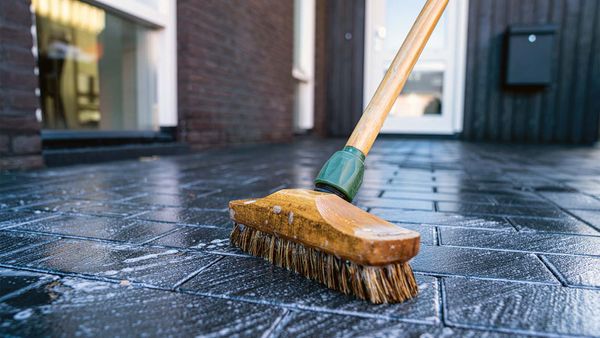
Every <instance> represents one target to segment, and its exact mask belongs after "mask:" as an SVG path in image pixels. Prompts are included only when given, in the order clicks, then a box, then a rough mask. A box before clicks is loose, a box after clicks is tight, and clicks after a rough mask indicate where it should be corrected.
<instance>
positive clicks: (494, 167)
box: [0, 139, 600, 337]
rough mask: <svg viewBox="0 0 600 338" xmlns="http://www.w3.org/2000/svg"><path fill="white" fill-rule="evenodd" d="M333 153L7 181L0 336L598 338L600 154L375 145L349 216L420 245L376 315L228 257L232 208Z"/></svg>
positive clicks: (297, 151) (201, 157) (155, 163)
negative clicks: (411, 284)
mask: <svg viewBox="0 0 600 338" xmlns="http://www.w3.org/2000/svg"><path fill="white" fill-rule="evenodd" d="M341 145H342V144H341V143H340V141H336V140H331V141H313V140H302V141H298V142H296V143H295V144H293V145H283V146H261V147H248V148H240V149H236V150H219V151H210V152H204V153H199V154H195V155H190V156H184V157H172V158H162V159H155V158H146V159H141V160H140V161H126V162H117V163H110V164H102V165H93V166H73V167H66V168H58V169H46V170H42V171H35V172H24V173H5V174H0V318H1V319H0V334H2V335H17V336H39V335H50V336H75V335H79V336H116V335H120V336H123V335H126V336H128V335H138V336H141V335H150V336H169V335H175V336H187V335H192V334H193V335H198V334H200V335H207V336H232V335H241V336H265V337H288V336H304V337H311V336H325V337H332V336H340V337H346V336H364V337H375V336H377V337H392V336H422V337H429V336H444V337H446V336H471V337H502V336H509V335H510V336H512V335H518V336H528V335H532V336H600V320H599V319H598V318H600V148H597V147H596V148H566V147H535V146H528V147H520V146H494V145H475V144H466V143H460V142H454V141H420V140H391V139H384V140H380V141H378V142H377V144H376V146H375V148H374V149H373V151H372V153H371V154H370V156H369V158H368V160H367V173H366V177H365V182H364V185H363V189H362V191H361V193H360V194H359V197H358V198H357V201H356V203H357V204H358V205H359V206H361V207H363V208H367V209H368V210H369V211H370V212H372V213H374V214H377V215H379V216H381V217H383V218H385V219H387V220H389V221H392V222H394V223H397V224H399V225H400V226H403V227H406V228H410V229H413V230H417V231H419V232H421V234H422V238H421V241H422V249H421V252H420V254H419V255H418V256H417V257H416V258H414V259H413V261H412V263H411V264H412V266H413V268H414V270H415V271H416V275H417V281H418V283H419V286H420V294H419V296H418V297H417V298H416V299H413V300H411V301H408V302H406V303H404V304H396V305H378V306H376V305H371V304H368V303H365V302H362V301H358V300H355V299H352V298H350V297H347V296H344V295H341V294H339V293H336V292H333V291H330V290H328V289H326V288H324V287H322V286H320V285H319V284H316V283H314V282H312V281H309V280H307V279H305V278H303V277H300V276H297V275H294V274H292V273H290V272H287V271H285V270H282V269H279V268H276V267H273V266H271V265H269V264H267V263H265V262H263V261H262V260H259V259H256V258H253V257H249V256H247V255H245V254H243V253H241V252H240V251H238V250H237V249H235V248H232V247H230V246H229V243H228V235H229V230H230V228H231V224H230V222H229V220H228V214H227V211H226V207H227V201H229V200H230V199H234V198H248V197H257V196H258V197H259V196H264V195H267V194H268V193H270V192H272V191H275V190H278V189H281V188H284V187H307V188H308V187H311V184H312V179H313V177H314V176H315V174H316V172H317V170H318V169H319V168H320V166H321V164H322V163H323V161H324V160H325V159H326V158H327V157H328V156H329V154H330V153H331V152H333V151H334V150H336V149H337V148H339V147H340V146H341Z"/></svg>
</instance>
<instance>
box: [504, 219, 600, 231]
mask: <svg viewBox="0 0 600 338" xmlns="http://www.w3.org/2000/svg"><path fill="white" fill-rule="evenodd" d="M509 219H510V220H511V221H512V222H513V224H515V225H516V226H517V228H518V229H519V231H524V232H552V233H564V234H577V235H595V236H600V232H599V231H597V230H596V229H594V228H592V227H590V226H589V225H587V224H585V223H584V222H581V221H579V220H577V219H575V218H574V217H570V216H567V217H563V218H558V219H549V218H531V217H509Z"/></svg>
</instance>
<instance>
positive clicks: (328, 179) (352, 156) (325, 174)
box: [315, 146, 365, 201]
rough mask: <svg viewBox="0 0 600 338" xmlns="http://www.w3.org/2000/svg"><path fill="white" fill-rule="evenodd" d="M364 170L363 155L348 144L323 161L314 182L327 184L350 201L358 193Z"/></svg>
mask: <svg viewBox="0 0 600 338" xmlns="http://www.w3.org/2000/svg"><path fill="white" fill-rule="evenodd" d="M364 172H365V155H364V154H363V153H362V152H361V151H360V150H358V149H356V148H354V147H350V146H346V147H344V149H343V150H341V151H337V152H335V153H334V154H333V156H331V158H330V159H329V160H328V161H327V162H326V163H325V165H324V166H323V168H322V169H321V171H320V172H319V175H317V178H316V179H315V184H316V185H317V187H319V186H323V185H325V186H328V187H330V188H333V189H335V190H336V191H338V192H340V193H341V194H343V195H344V197H345V199H346V200H348V201H352V200H353V199H354V196H356V194H357V193H358V189H359V188H360V185H361V184H362V180H363V175H364Z"/></svg>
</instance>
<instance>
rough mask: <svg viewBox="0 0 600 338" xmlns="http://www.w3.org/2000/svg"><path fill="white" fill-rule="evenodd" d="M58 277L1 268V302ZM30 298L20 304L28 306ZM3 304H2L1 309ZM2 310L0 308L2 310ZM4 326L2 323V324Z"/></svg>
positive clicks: (0, 325)
mask: <svg viewBox="0 0 600 338" xmlns="http://www.w3.org/2000/svg"><path fill="white" fill-rule="evenodd" d="M55 278H56V277H55V276H51V275H45V274H39V273H30V272H25V271H17V270H9V269H0V304H1V302H4V301H6V299H8V298H11V297H14V296H16V295H18V294H19V292H23V291H25V290H26V289H29V288H31V287H35V286H37V285H39V284H40V283H41V282H42V283H43V282H46V283H47V282H50V281H52V280H54V279H55ZM28 301H29V299H25V302H20V304H19V305H20V306H27V305H28ZM1 308H2V305H0V309H1ZM1 311H2V310H0V312H1ZM0 327H2V324H0Z"/></svg>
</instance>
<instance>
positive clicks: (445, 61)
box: [364, 0, 468, 135]
mask: <svg viewBox="0 0 600 338" xmlns="http://www.w3.org/2000/svg"><path fill="white" fill-rule="evenodd" d="M424 4H425V0H411V1H398V0H366V18H365V19H366V20H365V78H364V105H365V106H366V105H367V104H368V103H369V100H370V99H371V97H372V96H373V94H374V93H375V90H376V89H377V86H378V85H379V82H380V81H381V79H382V78H383V76H384V74H385V72H386V71H387V69H388V67H389V65H390V64H391V62H392V60H393V58H394V56H395V55H396V52H397V51H398V49H399V48H400V46H401V44H402V42H403V41H404V38H405V37H406V35H407V34H408V32H409V30H410V28H411V26H412V24H413V22H414V21H415V19H416V18H417V16H418V15H419V12H420V11H421V9H422V8H423V5H424ZM467 11H468V0H453V1H450V2H449V4H448V7H447V8H446V12H445V13H444V15H443V16H442V18H441V19H440V22H439V23H438V25H437V27H436V29H435V30H434V32H433V34H432V35H431V38H430V39H429V42H428V44H427V47H426V48H425V49H424V50H423V53H422V54H421V57H420V59H419V61H418V62H417V64H416V65H415V68H414V70H413V72H412V73H411V75H410V77H409V79H408V81H407V82H406V85H405V87H404V90H403V91H402V93H400V95H399V96H398V98H397V100H396V103H395V104H394V106H393V107H392V110H391V111H390V114H389V116H388V118H387V120H386V121H385V123H384V125H383V128H382V130H381V132H382V133H393V134H435V135H451V134H455V133H459V132H460V131H462V116H463V104H464V88H465V85H464V83H465V64H466V45H467V22H468V12H467Z"/></svg>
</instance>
